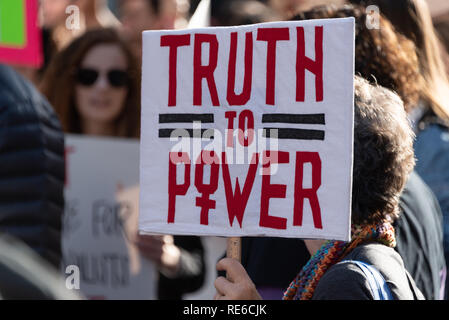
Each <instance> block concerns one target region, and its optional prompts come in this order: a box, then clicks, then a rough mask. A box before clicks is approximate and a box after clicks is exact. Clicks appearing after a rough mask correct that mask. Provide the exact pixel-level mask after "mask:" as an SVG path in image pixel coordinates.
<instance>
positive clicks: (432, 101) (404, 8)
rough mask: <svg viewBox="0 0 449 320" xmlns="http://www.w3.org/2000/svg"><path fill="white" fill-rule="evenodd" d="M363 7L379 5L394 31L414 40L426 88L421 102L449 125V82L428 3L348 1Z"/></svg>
mask: <svg viewBox="0 0 449 320" xmlns="http://www.w3.org/2000/svg"><path fill="white" fill-rule="evenodd" d="M348 1H349V2H350V3H353V4H358V5H362V6H368V5H376V6H378V7H379V9H380V11H381V13H382V14H383V15H384V16H385V17H386V18H387V19H389V20H390V21H391V23H392V24H393V26H394V27H395V29H396V30H397V31H398V32H400V33H402V34H403V35H405V36H406V37H407V38H409V39H410V40H412V41H413V42H414V44H415V47H416V54H417V55H418V59H419V68H420V73H421V76H422V78H423V79H424V82H423V84H422V85H421V86H420V98H421V99H422V100H423V101H424V102H426V103H427V104H428V106H429V107H430V108H431V109H432V111H433V112H434V113H435V114H436V115H437V116H438V117H439V118H440V119H441V120H443V121H444V122H447V123H449V80H448V76H447V74H446V67H445V65H444V62H443V58H442V55H441V46H442V45H441V43H440V40H439V39H438V37H437V33H436V31H435V28H434V26H433V24H432V17H431V15H430V10H429V7H428V5H427V3H426V1H425V0H394V1H392V0H348Z"/></svg>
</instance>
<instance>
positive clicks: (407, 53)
mask: <svg viewBox="0 0 449 320" xmlns="http://www.w3.org/2000/svg"><path fill="white" fill-rule="evenodd" d="M339 17H354V18H355V26H356V27H355V33H356V38H355V72H356V73H357V74H359V75H361V76H362V77H363V78H365V79H367V80H368V81H370V82H371V83H373V84H379V85H381V86H383V87H386V88H388V89H391V90H393V91H395V92H396V93H398V95H399V96H400V97H401V99H402V100H403V102H404V108H405V110H406V111H407V114H408V117H409V118H410V114H411V113H413V112H415V111H416V110H417V109H419V104H420V101H421V91H422V88H423V85H424V83H425V79H424V77H423V76H422V74H421V70H420V64H419V55H418V54H417V52H416V49H415V45H414V43H413V41H411V40H410V39H408V38H407V37H406V36H405V35H403V34H401V33H399V32H397V31H396V29H395V28H394V26H393V25H392V24H391V22H390V21H389V20H388V19H386V18H385V17H384V16H383V15H382V14H380V15H379V16H378V17H376V18H377V19H378V20H377V21H376V22H378V24H377V25H372V23H369V22H372V21H371V20H369V18H370V17H369V13H368V12H367V11H366V8H365V7H362V6H358V5H345V6H341V7H336V6H320V7H315V8H313V9H311V10H309V11H306V12H299V13H298V14H297V15H296V16H295V17H294V18H293V20H296V19H299V20H304V19H318V18H339ZM415 155H416V144H415ZM419 161H420V160H419V157H418V163H419ZM418 166H419V164H418ZM418 173H419V172H418ZM400 200H401V201H400V209H401V211H402V215H401V217H400V218H399V219H398V220H397V221H396V222H395V224H394V226H395V231H396V236H397V245H396V247H395V249H396V250H397V251H398V252H399V253H400V254H401V256H402V258H403V260H404V264H405V266H406V268H407V270H409V271H410V272H411V274H412V276H413V278H414V280H415V282H416V284H417V285H418V287H419V288H420V289H421V291H422V292H423V293H424V296H425V297H426V298H427V299H442V298H443V297H444V287H445V278H446V262H445V259H444V248H443V230H442V226H443V222H442V213H441V209H440V205H439V203H438V201H437V199H436V198H435V195H434V194H433V192H432V191H431V190H430V189H429V186H427V184H426V183H425V182H423V179H421V177H420V176H419V175H418V174H417V172H416V171H414V172H412V174H411V175H410V178H409V180H408V181H407V184H406V187H405V189H404V192H403V193H402V194H401V198H400Z"/></svg>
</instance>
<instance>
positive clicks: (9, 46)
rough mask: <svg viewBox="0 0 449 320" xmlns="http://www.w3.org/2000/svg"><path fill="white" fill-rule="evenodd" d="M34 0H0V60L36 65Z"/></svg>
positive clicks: (37, 34) (38, 60)
mask: <svg viewBox="0 0 449 320" xmlns="http://www.w3.org/2000/svg"><path fill="white" fill-rule="evenodd" d="M38 7H39V3H38V0H14V1H11V0H0V62H1V63H8V64H15V65H26V66H31V67H40V66H41V64H42V61H43V57H42V37H41V33H40V29H39V25H38Z"/></svg>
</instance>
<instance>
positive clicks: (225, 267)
mask: <svg viewBox="0 0 449 320" xmlns="http://www.w3.org/2000/svg"><path fill="white" fill-rule="evenodd" d="M217 270H218V271H226V276H227V278H228V279H229V280H230V281H232V282H240V281H246V280H247V279H248V278H249V277H248V274H247V273H246V270H245V268H244V267H243V266H242V265H241V263H240V262H238V261H237V260H235V259H232V258H224V259H221V260H220V261H218V263H217Z"/></svg>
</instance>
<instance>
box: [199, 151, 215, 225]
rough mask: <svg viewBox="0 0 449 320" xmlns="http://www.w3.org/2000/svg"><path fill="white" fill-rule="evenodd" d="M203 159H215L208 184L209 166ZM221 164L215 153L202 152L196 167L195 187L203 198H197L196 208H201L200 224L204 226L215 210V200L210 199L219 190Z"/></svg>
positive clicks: (212, 162)
mask: <svg viewBox="0 0 449 320" xmlns="http://www.w3.org/2000/svg"><path fill="white" fill-rule="evenodd" d="M207 153H208V154H207ZM203 157H204V158H205V157H207V158H209V159H214V160H213V161H211V163H210V164H209V165H210V166H211V168H210V182H209V183H208V184H206V183H204V182H203V176H204V165H205V164H207V163H206V162H205V161H204V160H203ZM219 163H220V160H219V159H218V157H217V155H216V154H215V152H214V151H209V150H202V151H201V154H200V156H199V157H198V161H197V163H196V165H195V187H196V189H197V190H198V192H199V193H201V197H197V198H196V206H197V207H200V208H201V218H200V223H201V224H204V225H208V224H209V209H215V200H211V199H209V197H210V196H211V195H212V194H214V193H215V191H217V189H218V178H219V177H218V174H219V170H220V165H219Z"/></svg>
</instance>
